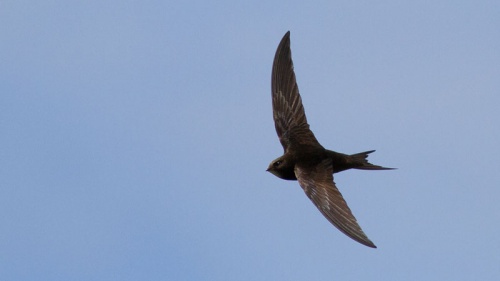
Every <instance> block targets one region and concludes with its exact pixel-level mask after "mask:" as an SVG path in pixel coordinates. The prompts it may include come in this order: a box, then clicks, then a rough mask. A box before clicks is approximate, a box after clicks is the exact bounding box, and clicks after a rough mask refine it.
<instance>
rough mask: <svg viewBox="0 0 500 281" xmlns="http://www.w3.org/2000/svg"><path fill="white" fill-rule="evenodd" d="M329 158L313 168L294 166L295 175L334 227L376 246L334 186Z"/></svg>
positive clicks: (355, 238)
mask: <svg viewBox="0 0 500 281" xmlns="http://www.w3.org/2000/svg"><path fill="white" fill-rule="evenodd" d="M332 171H333V168H332V163H331V159H325V160H324V161H323V162H322V163H320V164H318V165H317V166H316V167H314V168H304V167H300V166H295V175H296V176H297V179H298V181H299V184H300V186H301V187H302V189H304V192H305V193H306V195H307V197H309V199H311V201H313V203H314V205H316V207H318V209H319V211H320V212H321V213H322V214H323V215H324V216H325V217H326V218H327V219H328V221H330V222H331V223H332V224H333V225H334V226H335V227H337V228H338V229H339V230H340V231H342V232H343V233H344V234H346V235H347V236H349V237H351V238H352V239H354V240H356V241H358V242H359V243H361V244H363V245H366V246H368V247H372V248H376V246H375V244H373V242H372V241H370V239H368V237H367V236H366V234H365V233H364V232H363V230H362V229H361V227H360V226H359V225H358V222H357V221H356V218H355V217H354V215H353V214H352V212H351V210H350V209H349V207H348V206H347V203H346V202H345V200H344V198H343V197H342V194H340V191H339V190H338V189H337V187H336V186H335V183H334V182H333V175H332Z"/></svg>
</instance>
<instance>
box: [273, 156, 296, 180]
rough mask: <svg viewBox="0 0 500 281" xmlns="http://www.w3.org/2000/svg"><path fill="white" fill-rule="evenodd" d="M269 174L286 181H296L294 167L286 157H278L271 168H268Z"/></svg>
mask: <svg viewBox="0 0 500 281" xmlns="http://www.w3.org/2000/svg"><path fill="white" fill-rule="evenodd" d="M266 171H268V172H270V173H271V174H273V175H275V176H277V177H278V178H281V179H285V180H296V179H297V178H296V177H295V172H294V165H293V164H291V163H290V161H288V159H287V158H286V157H285V156H281V157H278V158H276V159H274V160H273V161H272V162H271V164H269V167H267V170H266Z"/></svg>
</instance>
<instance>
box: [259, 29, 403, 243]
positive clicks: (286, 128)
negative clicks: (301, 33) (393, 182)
mask: <svg viewBox="0 0 500 281" xmlns="http://www.w3.org/2000/svg"><path fill="white" fill-rule="evenodd" d="M271 90H272V100H273V118H274V125H275V127H276V132H277V133H278V137H279V140H280V142H281V145H282V146H283V149H284V154H283V156H281V157H278V158H277V159H275V160H273V161H272V162H271V164H270V165H269V167H268V168H267V171H268V172H271V173H272V174H273V175H275V176H277V177H279V178H282V179H285V180H298V182H299V184H300V186H301V187H302V189H303V190H304V192H305V193H306V195H307V197H309V199H311V201H312V202H313V203H314V205H316V207H317V208H318V209H319V211H320V212H321V213H322V214H323V215H324V216H325V217H326V219H328V221H330V223H332V224H333V225H334V226H335V227H337V228H338V229H339V230H340V231H342V232H343V233H344V234H346V235H347V236H349V237H350V238H352V239H354V240H356V241H357V242H359V243H361V244H363V245H366V246H368V247H372V248H376V246H375V244H373V242H372V241H370V239H368V237H367V236H366V234H365V233H364V232H363V230H362V229H361V227H360V226H359V225H358V222H357V221H356V218H355V217H354V215H353V214H352V212H351V210H350V209H349V207H348V206H347V203H346V202H345V200H344V198H343V197H342V194H341V193H340V192H339V190H338V189H337V187H336V185H335V182H334V181H333V174H334V173H338V172H341V171H344V170H348V169H360V170H391V169H393V168H386V167H382V166H377V165H373V164H371V163H369V162H368V160H367V157H368V154H370V153H372V152H374V151H375V150H370V151H366V152H361V153H357V154H352V155H348V154H343V153H339V152H335V151H332V150H328V149H325V148H324V147H323V146H322V145H321V144H320V143H319V142H318V140H317V139H316V137H315V136H314V134H313V132H312V131H311V130H310V129H309V124H308V123H307V119H306V115H305V112H304V106H303V105H302V100H301V98H300V94H299V88H298V87H297V82H296V80H295V73H294V70H293V62H292V54H291V50H290V31H288V32H287V33H286V34H285V36H283V39H281V42H280V44H279V46H278V49H277V50H276V55H275V57H274V63H273V70H272V82H271Z"/></svg>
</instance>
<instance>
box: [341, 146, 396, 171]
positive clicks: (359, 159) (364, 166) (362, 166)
mask: <svg viewBox="0 0 500 281" xmlns="http://www.w3.org/2000/svg"><path fill="white" fill-rule="evenodd" d="M372 152H375V150H370V151H365V152H361V153H356V154H352V155H349V156H350V158H351V161H352V162H353V163H355V165H354V167H353V168H354V169H359V170H394V169H395V168H387V167H382V166H378V165H373V164H372V163H370V162H368V159H367V158H368V154H370V153H372Z"/></svg>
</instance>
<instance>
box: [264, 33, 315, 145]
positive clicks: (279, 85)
mask: <svg viewBox="0 0 500 281" xmlns="http://www.w3.org/2000/svg"><path fill="white" fill-rule="evenodd" d="M271 91H272V99H273V118H274V125H275V128H276V132H277V134H278V137H279V139H280V142H281V145H282V146H283V148H284V150H285V152H286V151H287V149H288V148H289V147H290V146H294V145H301V144H302V145H319V143H318V141H317V140H316V137H315V136H314V134H313V132H312V131H311V130H310V129H309V124H307V118H306V114H305V111H304V106H303V105H302V99H301V98H300V94H299V87H298V86H297V82H296V79H295V72H294V70H293V61H292V52H291V50H290V31H288V32H287V33H286V34H285V36H283V39H281V42H280V44H279V46H278V49H277V50H276V54H275V56H274V62H273V70H272V77H271Z"/></svg>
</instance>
